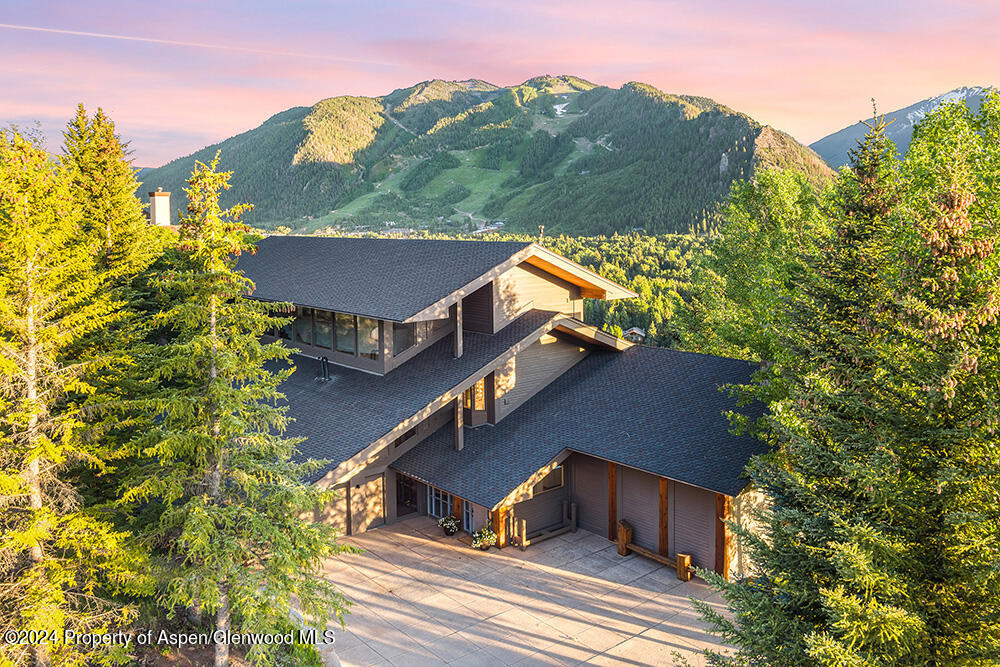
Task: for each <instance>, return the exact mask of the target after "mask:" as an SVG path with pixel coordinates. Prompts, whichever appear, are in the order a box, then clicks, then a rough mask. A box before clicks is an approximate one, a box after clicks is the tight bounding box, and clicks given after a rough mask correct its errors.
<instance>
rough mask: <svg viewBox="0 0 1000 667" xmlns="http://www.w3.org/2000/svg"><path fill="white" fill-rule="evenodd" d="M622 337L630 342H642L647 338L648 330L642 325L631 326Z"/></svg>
mask: <svg viewBox="0 0 1000 667" xmlns="http://www.w3.org/2000/svg"><path fill="white" fill-rule="evenodd" d="M622 338H624V339H625V340H627V341H628V342H630V343H641V342H643V341H644V340H646V330H645V329H643V328H642V327H629V328H628V329H626V330H625V333H623V334H622Z"/></svg>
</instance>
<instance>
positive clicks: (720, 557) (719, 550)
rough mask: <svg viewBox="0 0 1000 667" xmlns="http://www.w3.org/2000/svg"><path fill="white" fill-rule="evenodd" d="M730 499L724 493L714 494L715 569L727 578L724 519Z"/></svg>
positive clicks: (726, 532) (727, 549) (727, 551)
mask: <svg viewBox="0 0 1000 667" xmlns="http://www.w3.org/2000/svg"><path fill="white" fill-rule="evenodd" d="M729 508H730V501H729V496H727V495H725V494H724V493H716V494H715V571H716V572H717V573H718V574H721V575H722V576H723V577H725V578H726V579H729V551H730V531H729V526H727V525H726V521H727V520H728V519H729Z"/></svg>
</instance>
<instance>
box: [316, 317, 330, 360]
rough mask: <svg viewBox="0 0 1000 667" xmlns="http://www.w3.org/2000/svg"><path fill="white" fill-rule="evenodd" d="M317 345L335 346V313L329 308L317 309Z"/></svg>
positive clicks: (327, 347) (328, 347)
mask: <svg viewBox="0 0 1000 667" xmlns="http://www.w3.org/2000/svg"><path fill="white" fill-rule="evenodd" d="M315 344H316V347H325V348H326V349H328V350H329V349H330V348H332V347H333V313H331V312H330V311H328V310H317V311H316V343H315Z"/></svg>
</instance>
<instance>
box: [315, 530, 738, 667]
mask: <svg viewBox="0 0 1000 667" xmlns="http://www.w3.org/2000/svg"><path fill="white" fill-rule="evenodd" d="M345 541H346V542H348V543H350V544H353V545H355V546H358V547H361V548H362V549H365V553H363V554H360V555H349V556H344V557H341V558H337V559H331V560H330V561H329V562H328V563H327V564H326V567H325V571H326V573H327V575H328V576H329V577H330V579H331V580H332V581H334V582H336V584H337V585H338V586H339V587H340V588H341V590H343V592H344V593H345V594H346V595H347V597H348V598H350V599H351V600H353V601H354V602H355V604H354V606H353V607H352V613H351V614H350V615H349V616H348V617H347V629H346V630H345V631H341V630H340V629H339V627H338V630H337V640H336V644H335V645H334V646H333V647H330V648H332V651H330V652H329V653H328V659H329V661H330V662H334V664H335V661H334V660H333V653H334V652H335V653H336V656H337V657H338V658H339V660H340V662H341V663H342V664H343V665H406V666H407V667H413V666H414V665H441V664H449V663H454V664H461V665H465V666H473V665H488V666H491V667H492V666H493V665H514V664H523V665H531V664H550V665H563V664H568V665H569V664H580V663H588V664H595V665H673V664H675V661H676V655H675V652H676V654H680V655H682V656H684V657H685V658H687V659H688V660H689V661H690V664H691V665H703V664H705V661H704V658H703V657H702V656H701V651H702V649H704V648H716V649H719V648H721V645H720V644H719V643H718V640H717V639H716V638H715V637H714V636H712V635H709V634H707V633H706V632H705V630H704V628H705V626H704V624H703V623H702V622H701V621H700V619H699V617H698V614H697V612H696V611H695V610H694V609H693V608H692V605H691V601H690V599H689V598H690V597H695V598H698V599H702V600H707V601H709V602H710V603H712V604H714V605H715V606H717V607H720V608H721V604H720V601H719V597H718V596H717V595H716V594H714V592H713V591H712V590H711V589H709V588H708V586H707V585H706V584H705V583H704V582H702V581H701V580H697V579H692V580H691V581H689V582H681V581H679V580H678V579H677V576H676V573H675V572H674V570H672V569H670V568H666V567H663V566H660V565H658V564H657V563H655V562H653V561H651V560H649V559H646V558H643V557H641V556H638V555H635V554H632V555H630V556H626V557H624V558H623V557H621V556H619V555H618V554H617V553H616V551H615V545H614V544H613V543H611V542H609V541H608V540H606V539H604V538H602V537H599V536H597V535H594V534H593V533H588V532H586V531H582V530H581V531H579V532H577V533H575V534H574V533H571V534H567V535H563V536H560V537H556V538H553V539H550V540H548V541H546V542H541V543H538V544H536V545H532V546H530V547H528V549H527V550H526V551H523V552H522V551H521V550H520V549H517V548H516V547H507V548H505V549H503V550H499V549H491V550H489V551H488V552H481V551H477V550H473V549H472V548H471V547H470V546H469V545H468V536H465V537H464V542H463V541H462V536H461V534H460V535H457V536H454V537H444V536H443V535H442V534H441V529H440V528H438V526H437V524H436V523H435V522H434V520H433V519H431V518H429V517H426V516H418V517H415V518H412V519H408V520H406V521H402V522H399V523H395V524H393V525H390V526H384V527H382V528H378V529H375V530H372V531H369V532H367V533H365V534H363V535H360V536H358V537H353V538H348V539H346V540H345Z"/></svg>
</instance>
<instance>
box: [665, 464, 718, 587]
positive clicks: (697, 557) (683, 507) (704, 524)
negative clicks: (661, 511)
mask: <svg viewBox="0 0 1000 667" xmlns="http://www.w3.org/2000/svg"><path fill="white" fill-rule="evenodd" d="M670 491H671V492H672V493H671V496H670V525H671V529H672V533H673V535H672V540H671V543H672V553H671V554H670V555H671V556H673V555H674V554H678V553H682V554H690V555H691V562H692V564H694V565H696V566H698V567H703V568H705V569H706V570H712V569H714V568H715V524H716V520H715V494H714V493H712V492H711V491H705V490H704V489H699V488H696V487H693V486H689V485H687V484H683V483H681V482H674V483H673V484H672V485H671V488H670Z"/></svg>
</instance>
